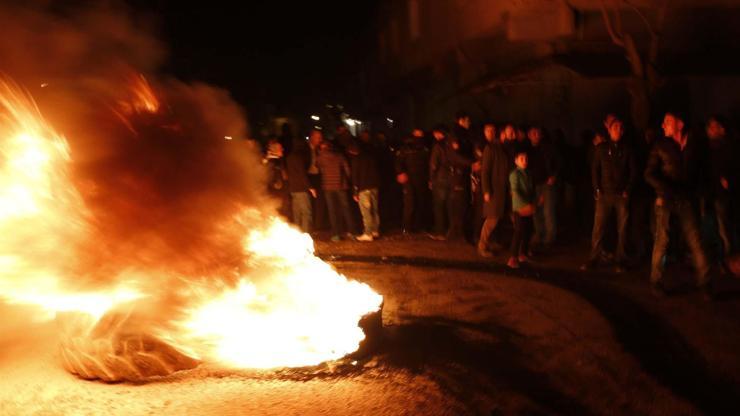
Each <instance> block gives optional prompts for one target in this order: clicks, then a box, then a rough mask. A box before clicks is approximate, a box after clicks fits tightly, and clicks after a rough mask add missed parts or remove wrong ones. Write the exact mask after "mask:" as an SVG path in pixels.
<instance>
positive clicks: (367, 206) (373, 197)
mask: <svg viewBox="0 0 740 416" xmlns="http://www.w3.org/2000/svg"><path fill="white" fill-rule="evenodd" d="M348 151H349V154H350V157H351V158H352V159H351V170H352V186H353V189H354V199H355V201H356V202H357V203H358V204H359V206H360V214H361V215H362V224H363V229H364V232H363V234H362V235H360V236H359V237H357V240H358V241H373V239H375V238H378V237H379V236H380V232H379V231H380V216H379V215H378V188H379V187H380V174H379V172H378V156H377V152H376V149H375V147H374V146H373V145H372V143H370V135H360V140H359V142H358V143H357V144H355V145H352V146H350V147H349V148H348Z"/></svg>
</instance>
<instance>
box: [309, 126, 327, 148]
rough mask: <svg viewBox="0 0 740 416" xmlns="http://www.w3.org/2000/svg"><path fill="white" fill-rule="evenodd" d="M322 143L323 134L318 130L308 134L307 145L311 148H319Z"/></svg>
mask: <svg viewBox="0 0 740 416" xmlns="http://www.w3.org/2000/svg"><path fill="white" fill-rule="evenodd" d="M323 141H324V133H322V132H321V130H319V129H312V130H311V132H310V133H309V134H308V144H310V145H311V147H319V146H320V145H321V143H322V142H323Z"/></svg>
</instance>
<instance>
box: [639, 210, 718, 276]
mask: <svg viewBox="0 0 740 416" xmlns="http://www.w3.org/2000/svg"><path fill="white" fill-rule="evenodd" d="M671 217H676V219H677V220H678V222H679V224H680V227H681V232H682V233H683V237H684V239H685V241H686V245H687V246H688V247H689V250H690V251H691V259H692V261H693V263H694V269H695V271H696V278H697V283H698V285H699V286H705V285H706V284H707V283H709V278H710V276H709V264H708V263H707V256H706V254H705V253H704V247H702V245H701V236H700V234H699V227H698V226H697V223H696V215H695V213H694V208H693V207H692V206H691V203H690V202H689V201H685V200H678V201H663V206H660V207H659V206H657V205H656V206H655V243H654V245H653V258H652V268H651V271H650V282H651V283H653V284H656V283H658V282H660V281H661V279H662V278H663V271H664V270H665V254H666V249H667V248H668V242H669V241H670V238H669V232H670V221H671Z"/></svg>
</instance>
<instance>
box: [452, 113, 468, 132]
mask: <svg viewBox="0 0 740 416" xmlns="http://www.w3.org/2000/svg"><path fill="white" fill-rule="evenodd" d="M455 121H456V122H457V124H458V125H459V126H460V127H462V128H465V129H469V128H470V115H469V114H468V113H466V112H464V111H460V112H458V113H457V114H456V115H455Z"/></svg>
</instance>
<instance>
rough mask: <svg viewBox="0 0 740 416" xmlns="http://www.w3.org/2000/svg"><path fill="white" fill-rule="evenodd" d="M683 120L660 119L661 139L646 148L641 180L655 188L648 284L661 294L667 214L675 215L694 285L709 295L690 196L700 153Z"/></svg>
mask: <svg viewBox="0 0 740 416" xmlns="http://www.w3.org/2000/svg"><path fill="white" fill-rule="evenodd" d="M684 120H685V119H684V118H683V117H682V116H680V115H678V114H676V113H666V115H665V117H664V118H663V132H664V133H665V138H662V139H658V140H657V141H656V142H655V144H654V145H653V148H652V150H651V151H650V157H649V159H648V162H647V168H646V169H645V180H646V181H647V183H648V184H649V185H650V186H652V187H653V189H655V193H656V198H655V243H654V246H653V258H652V266H651V270H650V284H651V289H652V291H653V294H654V295H656V296H664V295H665V288H664V286H663V271H664V270H665V254H666V248H667V247H668V241H669V231H670V223H671V221H670V220H671V217H676V219H677V220H678V223H679V224H680V226H681V231H682V234H683V236H684V238H685V239H686V244H687V245H688V247H689V249H690V250H691V259H692V261H693V263H694V269H695V272H696V279H697V286H698V287H699V289H700V290H701V291H702V292H703V293H704V295H705V298H708V297H711V296H712V293H711V288H710V284H711V281H710V279H711V277H710V274H709V264H708V263H707V257H706V254H705V253H704V248H703V247H702V245H701V237H700V236H699V228H698V226H697V222H696V216H695V213H694V207H693V205H692V203H693V202H694V196H695V195H696V193H697V191H698V187H697V185H698V182H699V181H698V180H697V178H698V177H699V175H700V166H701V161H700V152H699V149H698V146H697V143H696V141H695V140H694V138H693V137H691V136H689V134H688V131H687V129H686V124H685V121H684Z"/></svg>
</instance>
